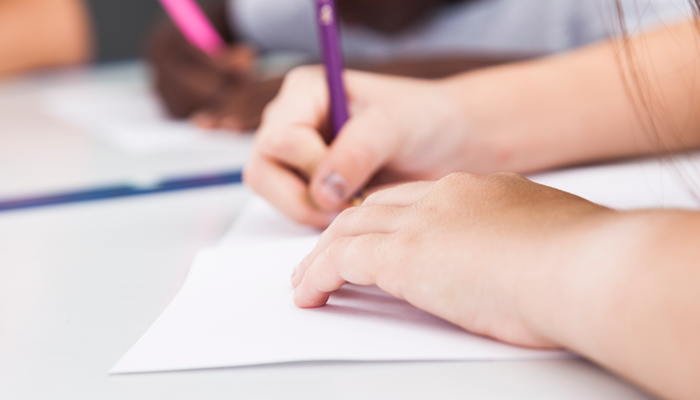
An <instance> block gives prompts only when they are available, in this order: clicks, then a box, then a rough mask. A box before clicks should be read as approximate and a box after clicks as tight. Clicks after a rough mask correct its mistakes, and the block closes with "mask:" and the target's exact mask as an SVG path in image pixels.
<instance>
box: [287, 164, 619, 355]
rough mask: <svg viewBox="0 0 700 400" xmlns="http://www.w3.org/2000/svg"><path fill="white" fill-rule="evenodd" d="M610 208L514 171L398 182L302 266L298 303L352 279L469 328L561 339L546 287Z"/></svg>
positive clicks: (539, 342)
mask: <svg viewBox="0 0 700 400" xmlns="http://www.w3.org/2000/svg"><path fill="white" fill-rule="evenodd" d="M610 215H614V212H613V211H610V210H609V209H607V208H604V207H600V206H597V205H595V204H593V203H590V202H588V201H586V200H584V199H581V198H579V197H576V196H574V195H571V194H568V193H565V192H561V191H559V190H556V189H552V188H549V187H546V186H542V185H539V184H535V183H533V182H531V181H529V180H527V179H525V178H523V177H521V176H518V175H514V174H497V175H472V174H466V173H456V174H451V175H449V176H447V177H446V178H443V179H441V180H440V181H437V182H419V183H413V184H407V185H402V186H398V187H395V188H392V189H388V190H384V191H380V192H377V193H375V194H373V195H372V196H370V197H369V198H368V199H367V200H366V201H365V203H364V204H363V205H362V206H360V207H355V208H351V209H348V210H346V211H345V212H343V213H342V214H341V215H340V216H339V217H338V218H337V219H336V220H335V221H334V222H333V224H332V225H331V226H330V228H329V229H328V230H327V231H326V232H325V233H324V234H323V235H322V236H321V239H320V240H319V243H318V245H317V246H316V248H315V249H314V250H313V251H312V252H311V254H309V255H308V256H307V257H306V258H305V259H304V261H303V262H302V263H301V264H300V265H299V267H297V269H296V270H295V273H294V275H293V277H292V283H293V285H294V286H295V287H296V292H295V295H294V302H295V303H296V304H297V305H298V306H299V307H304V308H306V307H319V306H322V305H324V304H325V303H326V301H327V300H328V297H329V296H330V294H331V293H332V292H333V291H335V290H337V289H339V288H340V287H341V286H343V285H344V284H345V283H346V282H351V283H355V284H360V285H374V284H376V285H378V286H379V287H380V288H382V289H383V290H385V291H386V292H388V293H390V294H392V295H394V296H396V297H398V298H402V299H405V300H406V301H408V302H409V303H411V304H413V305H415V306H416V307H418V308H420V309H423V310H425V311H427V312H430V313H432V314H435V315H437V316H439V317H441V318H444V319H446V320H448V321H450V322H452V323H454V324H456V325H459V326H461V327H463V328H464V329H467V330H469V331H472V332H475V333H478V334H482V335H487V336H491V337H494V338H497V339H500V340H502V341H505V342H509V343H513V344H516V345H521V346H532V347H554V346H556V345H557V343H556V342H555V341H553V340H552V338H551V337H548V336H547V334H546V332H543V331H542V330H540V329H539V328H540V327H539V326H537V324H536V323H535V322H533V321H541V320H542V317H541V316H534V315H535V314H536V313H537V311H533V310H538V311H541V310H542V309H551V308H550V307H553V305H552V304H545V305H544V306H543V304H542V302H544V301H545V300H543V299H547V297H546V296H547V295H546V294H545V293H544V292H546V291H547V290H549V289H554V288H557V287H558V286H561V285H560V283H561V281H558V280H557V279H558V278H557V277H560V276H561V271H562V270H565V268H564V267H563V266H564V265H565V264H566V263H567V262H569V261H570V260H571V259H575V258H576V257H577V254H576V253H575V252H574V251H572V248H584V251H586V250H585V246H581V245H582V243H585V242H584V241H583V240H582V238H585V237H589V236H591V235H589V236H586V234H587V232H589V230H588V227H593V226H597V224H598V223H599V222H600V221H601V217H602V218H606V217H607V216H610ZM575 246H578V247H575ZM550 284H552V285H550ZM550 292H551V291H550ZM547 293H549V292H547ZM540 314H542V313H541V312H540Z"/></svg>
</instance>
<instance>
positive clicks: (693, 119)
mask: <svg viewBox="0 0 700 400" xmlns="http://www.w3.org/2000/svg"><path fill="white" fill-rule="evenodd" d="M695 35H696V31H695V30H694V26H693V24H691V23H686V24H680V25H677V26H673V27H671V28H662V29H660V30H658V31H655V32H652V33H650V34H648V35H646V36H641V37H635V38H633V39H631V41H630V43H629V44H628V46H629V47H627V48H628V49H631V50H632V52H634V53H635V56H634V57H633V58H632V60H633V62H634V64H630V62H629V59H628V58H627V53H626V51H625V50H624V49H623V48H622V45H621V43H619V42H612V41H611V42H606V43H601V44H597V45H593V46H591V47H587V48H583V49H580V50H575V51H572V52H570V53H567V54H564V55H560V56H555V57H549V58H545V59H540V60H535V61H530V62H524V63H519V64H514V65H508V66H503V67H497V68H492V69H488V70H484V71H479V72H475V73H472V74H464V75H461V76H458V77H455V78H451V79H448V80H446V81H445V84H446V86H445V87H446V90H449V91H450V92H451V93H452V94H451V96H452V97H453V98H454V99H455V101H456V102H457V103H458V104H459V110H460V112H461V114H462V115H461V116H460V118H459V119H457V120H458V121H460V124H461V125H462V126H460V127H459V129H458V131H462V132H466V134H467V135H470V137H473V138H475V139H478V140H479V142H478V143H470V141H469V140H467V141H466V146H467V148H465V163H467V164H468V165H469V166H477V168H476V171H477V172H494V171H515V172H520V173H526V172H532V171H537V170H542V169H547V168H552V167H558V166H562V165H571V164H577V163H585V162H591V161H597V160H603V159H610V158H618V157H627V156H634V155H641V154H649V153H655V152H658V151H660V150H678V149H682V148H690V147H697V146H699V145H700V135H699V134H697V132H700V113H698V112H694V111H696V109H697V107H698V104H699V103H698V101H697V100H694V99H695V97H698V96H700V60H699V59H698V57H697V47H696V36H695ZM652 59H653V60H654V61H652ZM630 65H634V67H635V68H636V69H635V71H634V73H632V71H631V70H630V68H629V66H630ZM623 72H624V75H625V76H626V77H627V79H628V82H627V85H625V82H624V79H623ZM633 99H634V101H633ZM649 117H651V120H650V119H649ZM470 148H479V149H487V150H486V151H482V152H480V153H479V154H472V153H473V152H471V153H470V151H469V149H470ZM474 157H478V159H476V160H475V159H474ZM468 170H470V171H474V170H475V169H474V168H470V169H468Z"/></svg>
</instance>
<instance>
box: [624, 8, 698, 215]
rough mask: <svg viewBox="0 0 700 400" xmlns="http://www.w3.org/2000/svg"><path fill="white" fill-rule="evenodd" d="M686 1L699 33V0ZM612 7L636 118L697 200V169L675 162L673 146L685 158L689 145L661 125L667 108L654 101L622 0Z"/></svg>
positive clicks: (627, 86) (673, 129)
mask: <svg viewBox="0 0 700 400" xmlns="http://www.w3.org/2000/svg"><path fill="white" fill-rule="evenodd" d="M688 1H689V3H690V8H691V10H692V13H693V15H694V16H695V18H696V30H697V31H698V33H699V34H700V23H698V21H700V0H688ZM615 8H616V11H617V19H616V20H615V21H613V23H614V25H613V30H614V31H617V32H619V33H620V34H621V37H622V40H621V41H620V43H621V45H620V48H619V50H618V54H619V57H618V62H619V65H620V73H621V75H622V79H623V82H624V85H625V89H626V90H627V94H628V97H629V98H630V101H631V102H632V104H633V106H634V111H635V113H636V115H637V118H638V119H639V121H640V122H641V125H642V126H643V129H644V133H645V134H646V135H647V137H648V139H649V140H650V141H651V142H652V143H654V145H655V147H656V153H657V155H658V156H659V159H660V160H661V161H662V162H665V163H667V164H668V165H669V166H670V167H671V168H672V170H673V172H674V173H675V174H676V175H677V176H678V177H679V178H680V181H681V182H682V183H683V184H684V185H685V186H686V188H687V189H688V191H689V192H690V193H691V195H692V196H693V197H695V200H696V201H697V202H698V203H700V182H699V181H698V180H697V178H698V177H700V170H699V169H698V168H697V167H692V168H693V171H688V170H686V169H685V168H680V167H679V166H678V165H677V163H676V160H677V158H676V157H678V155H679V154H678V151H677V150H676V151H675V152H674V151H673V149H678V148H680V149H681V151H680V156H681V157H684V158H686V159H688V158H690V157H691V154H690V149H689V148H688V147H687V146H685V145H684V143H683V139H682V138H681V135H680V132H679V131H678V129H677V128H676V127H674V126H662V124H665V122H664V121H668V119H666V118H664V117H665V116H666V115H665V114H667V110H666V109H665V108H664V107H662V106H661V105H659V104H657V103H658V102H659V101H660V99H659V98H658V96H657V95H656V93H655V92H654V90H653V89H652V85H651V80H650V79H651V77H650V76H649V74H647V73H645V72H644V71H643V68H642V67H643V65H641V64H640V63H642V62H643V61H642V60H643V58H642V57H640V56H639V55H638V53H637V50H638V49H637V48H636V47H635V46H634V45H633V44H632V43H631V41H630V35H629V31H628V29H627V25H626V22H625V18H624V17H625V16H624V9H623V6H622V1H621V0H615ZM699 49H700V47H699ZM662 129H665V130H667V131H669V132H671V136H670V140H671V141H672V142H668V141H665V140H664V139H663V136H662V135H660V132H661V130H662ZM691 165H692V164H691ZM694 178H695V179H694Z"/></svg>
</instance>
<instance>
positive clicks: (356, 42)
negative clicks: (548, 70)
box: [229, 0, 690, 60]
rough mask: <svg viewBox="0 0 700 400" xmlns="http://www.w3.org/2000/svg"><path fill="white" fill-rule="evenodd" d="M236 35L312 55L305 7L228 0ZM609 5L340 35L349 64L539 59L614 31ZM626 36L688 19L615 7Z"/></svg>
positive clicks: (504, 2)
mask: <svg viewBox="0 0 700 400" xmlns="http://www.w3.org/2000/svg"><path fill="white" fill-rule="evenodd" d="M229 1H230V2H231V7H229V9H230V10H231V18H233V21H232V22H233V25H234V26H236V27H237V28H238V32H236V34H238V35H240V36H242V37H243V38H244V40H246V41H248V42H250V43H251V44H253V45H255V46H256V47H258V48H259V49H261V50H263V51H294V52H300V53H304V54H307V55H309V56H316V55H317V53H318V44H317V35H316V26H315V24H314V4H313V0H229ZM614 5H615V2H614V0H475V1H467V2H465V3H458V4H455V5H451V6H446V7H443V8H442V9H441V10H439V11H438V12H437V13H435V14H434V15H433V16H431V17H430V18H429V19H428V20H427V21H425V22H424V23H422V24H420V25H419V26H416V27H414V28H412V29H408V30H406V31H404V32H401V33H400V34H397V35H391V36H390V35H384V34H381V33H378V32H375V31H371V30H369V29H367V28H364V27H359V26H344V27H343V29H342V40H343V51H344V53H345V55H346V56H347V57H352V58H372V59H375V60H376V59H382V58H411V57H416V56H421V57H430V56H440V55H450V54H455V53H467V52H468V53H471V54H474V53H482V54H485V55H495V56H497V55H499V54H503V55H513V54H524V55H539V54H550V53H557V52H561V51H564V50H568V49H571V48H574V47H578V46H582V45H585V44H588V43H592V42H595V41H599V40H602V39H605V38H607V37H610V36H613V35H615V34H616V32H619V29H617V28H618V27H619V22H618V21H619V19H618V16H617V12H616V10H615V6H614ZM622 5H623V9H624V21H625V23H626V25H627V29H628V31H629V32H630V33H632V34H634V33H636V32H640V31H642V30H646V29H650V28H655V27H657V26H659V25H661V24H671V23H674V22H678V21H679V20H681V19H684V18H687V16H688V15H690V8H689V5H688V1H687V0H622Z"/></svg>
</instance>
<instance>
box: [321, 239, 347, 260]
mask: <svg viewBox="0 0 700 400" xmlns="http://www.w3.org/2000/svg"><path fill="white" fill-rule="evenodd" d="M351 242H352V238H350V237H341V238H338V239H335V240H333V241H332V242H331V243H330V244H329V245H328V247H326V248H325V249H324V250H323V252H322V253H321V255H320V257H321V262H322V263H324V264H331V265H332V264H333V262H334V260H335V259H337V258H338V257H343V254H344V253H345V252H346V251H347V249H348V248H349V247H350V243H351Z"/></svg>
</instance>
